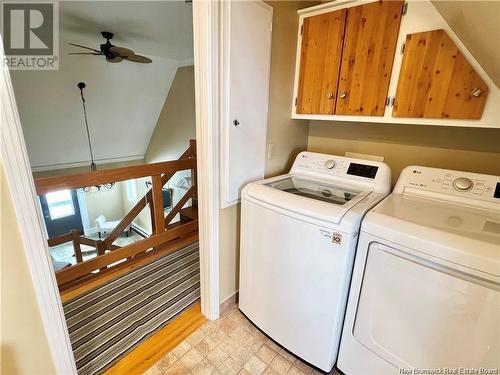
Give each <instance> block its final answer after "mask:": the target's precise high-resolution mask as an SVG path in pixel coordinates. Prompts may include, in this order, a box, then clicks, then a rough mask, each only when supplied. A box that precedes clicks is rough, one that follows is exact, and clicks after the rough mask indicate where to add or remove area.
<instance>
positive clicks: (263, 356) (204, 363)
mask: <svg viewBox="0 0 500 375" xmlns="http://www.w3.org/2000/svg"><path fill="white" fill-rule="evenodd" d="M144 374H145V375H159V374H168V375H170V374H172V375H174V374H176V375H177V374H179V375H181V374H193V375H194V374H196V375H198V374H200V375H210V374H216V375H236V374H238V375H248V374H250V375H260V374H263V375H278V374H279V375H285V374H287V375H304V374H323V372H320V371H319V370H317V369H315V368H313V367H311V366H309V365H308V364H306V363H304V362H303V361H301V360H300V359H298V358H297V357H295V356H294V355H292V354H290V353H289V352H287V351H286V350H285V349H283V348H282V347H280V346H279V345H277V344H276V343H275V342H273V341H272V340H270V339H269V338H268V337H267V336H266V335H264V334H263V333H262V332H261V331H260V330H259V329H258V328H256V327H255V326H254V325H253V324H252V323H251V322H250V321H249V320H248V319H247V318H246V317H245V316H244V315H243V314H242V313H241V312H240V311H239V310H238V308H237V307H233V308H232V309H231V310H229V311H228V312H227V313H226V314H225V315H224V316H223V317H221V318H220V319H218V320H217V321H215V322H211V321H208V322H206V323H205V324H204V325H203V326H201V327H200V328H199V329H198V330H196V331H195V332H193V333H192V334H191V335H190V336H189V337H187V338H186V339H185V340H184V341H183V342H182V343H180V344H179V345H178V346H177V347H176V348H174V349H173V350H172V351H171V352H170V353H168V354H167V355H165V356H164V357H163V358H162V359H160V360H159V361H158V362H157V363H156V364H155V365H154V366H153V367H151V368H150V369H149V370H148V371H146V372H145V373H144ZM331 374H340V372H337V370H335V369H334V370H333V371H332V372H331Z"/></svg>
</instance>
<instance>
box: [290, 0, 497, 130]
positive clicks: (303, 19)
mask: <svg viewBox="0 0 500 375" xmlns="http://www.w3.org/2000/svg"><path fill="white" fill-rule="evenodd" d="M298 14H299V36H298V41H297V60H296V66H295V83H294V93H295V95H294V102H293V103H292V118H296V119H309V120H336V121H359V122H377V123H395V124H422V125H445V126H474V127H492V128H500V106H498V104H497V103H500V89H499V88H498V87H497V86H496V85H495V84H494V83H493V81H492V80H491V78H490V77H488V75H487V74H486V73H485V72H484V70H483V69H482V67H481V65H480V64H479V63H478V62H477V61H476V60H475V58H474V56H472V54H471V53H470V52H469V51H468V50H467V49H466V48H465V46H464V45H463V43H462V42H461V41H460V39H459V38H458V36H457V35H456V34H455V33H454V32H453V30H451V28H450V27H449V25H448V24H447V23H446V21H445V20H444V19H443V17H442V16H441V14H440V13H439V12H438V11H437V10H436V8H435V7H434V5H433V4H432V3H431V2H430V1H429V0H406V1H405V2H403V1H402V0H382V1H375V0H373V1H372V0H366V1H365V0H363V1H361V0H360V1H356V0H336V1H333V2H328V3H323V4H320V5H317V6H314V7H310V8H306V9H302V10H299V11H298Z"/></svg>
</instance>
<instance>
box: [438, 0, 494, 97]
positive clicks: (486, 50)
mask: <svg viewBox="0 0 500 375" xmlns="http://www.w3.org/2000/svg"><path fill="white" fill-rule="evenodd" d="M432 4H433V5H434V6H435V7H436V9H437V10H438V12H439V13H441V15H442V16H443V18H444V19H445V20H446V22H447V23H448V25H450V27H451V28H452V30H453V31H454V32H455V33H456V34H457V36H458V37H459V38H460V40H461V41H462V43H464V45H465V46H466V47H467V49H468V50H469V51H470V52H471V53H472V55H473V56H474V57H475V58H476V60H477V61H478V62H479V63H480V64H481V66H482V67H483V69H484V70H485V72H486V73H487V74H488V75H489V76H490V78H491V79H492V80H493V82H494V83H495V85H496V86H497V87H499V88H500V43H499V42H498V40H499V39H500V1H450V0H446V1H443V0H441V1H439V0H438V1H436V0H433V1H432Z"/></svg>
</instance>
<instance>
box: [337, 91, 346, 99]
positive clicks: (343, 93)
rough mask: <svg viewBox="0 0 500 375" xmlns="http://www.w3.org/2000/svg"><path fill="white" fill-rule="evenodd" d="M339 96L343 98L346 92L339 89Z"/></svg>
mask: <svg viewBox="0 0 500 375" xmlns="http://www.w3.org/2000/svg"><path fill="white" fill-rule="evenodd" d="M339 98H341V99H345V98H347V93H346V92H345V91H341V92H340V93H339Z"/></svg>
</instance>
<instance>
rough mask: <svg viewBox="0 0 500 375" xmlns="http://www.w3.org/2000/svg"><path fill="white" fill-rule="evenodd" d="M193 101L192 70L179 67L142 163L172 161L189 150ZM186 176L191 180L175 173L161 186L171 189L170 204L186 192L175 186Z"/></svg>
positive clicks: (184, 173)
mask: <svg viewBox="0 0 500 375" xmlns="http://www.w3.org/2000/svg"><path fill="white" fill-rule="evenodd" d="M194 99H195V95H194V67H193V66H185V67H180V68H178V69H177V72H176V74H175V78H174V80H173V82H172V86H171V88H170V92H169V93H168V96H167V99H166V100H165V103H164V105H163V108H162V111H161V113H160V116H159V118H158V122H157V124H156V127H155V130H154V132H153V136H152V137H151V141H150V142H149V145H148V149H147V151H146V155H145V156H144V159H145V161H146V163H156V162H160V161H168V160H176V159H178V158H179V156H181V155H182V154H183V153H184V151H186V149H187V148H188V147H189V140H190V139H195V138H196V118H195V103H194ZM186 177H187V178H190V177H191V172H190V171H181V172H177V173H176V174H175V175H174V176H173V177H172V178H171V179H170V181H169V182H168V183H167V184H166V185H165V186H166V187H169V188H171V189H172V190H173V195H172V202H173V205H175V204H176V202H178V201H179V200H180V199H181V198H182V197H183V195H184V193H185V192H186V191H187V189H188V187H186V188H184V187H183V188H180V187H178V186H177V185H178V184H181V183H182V180H183V179H185V178H186ZM185 186H187V185H185ZM187 205H189V203H188V204H187Z"/></svg>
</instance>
